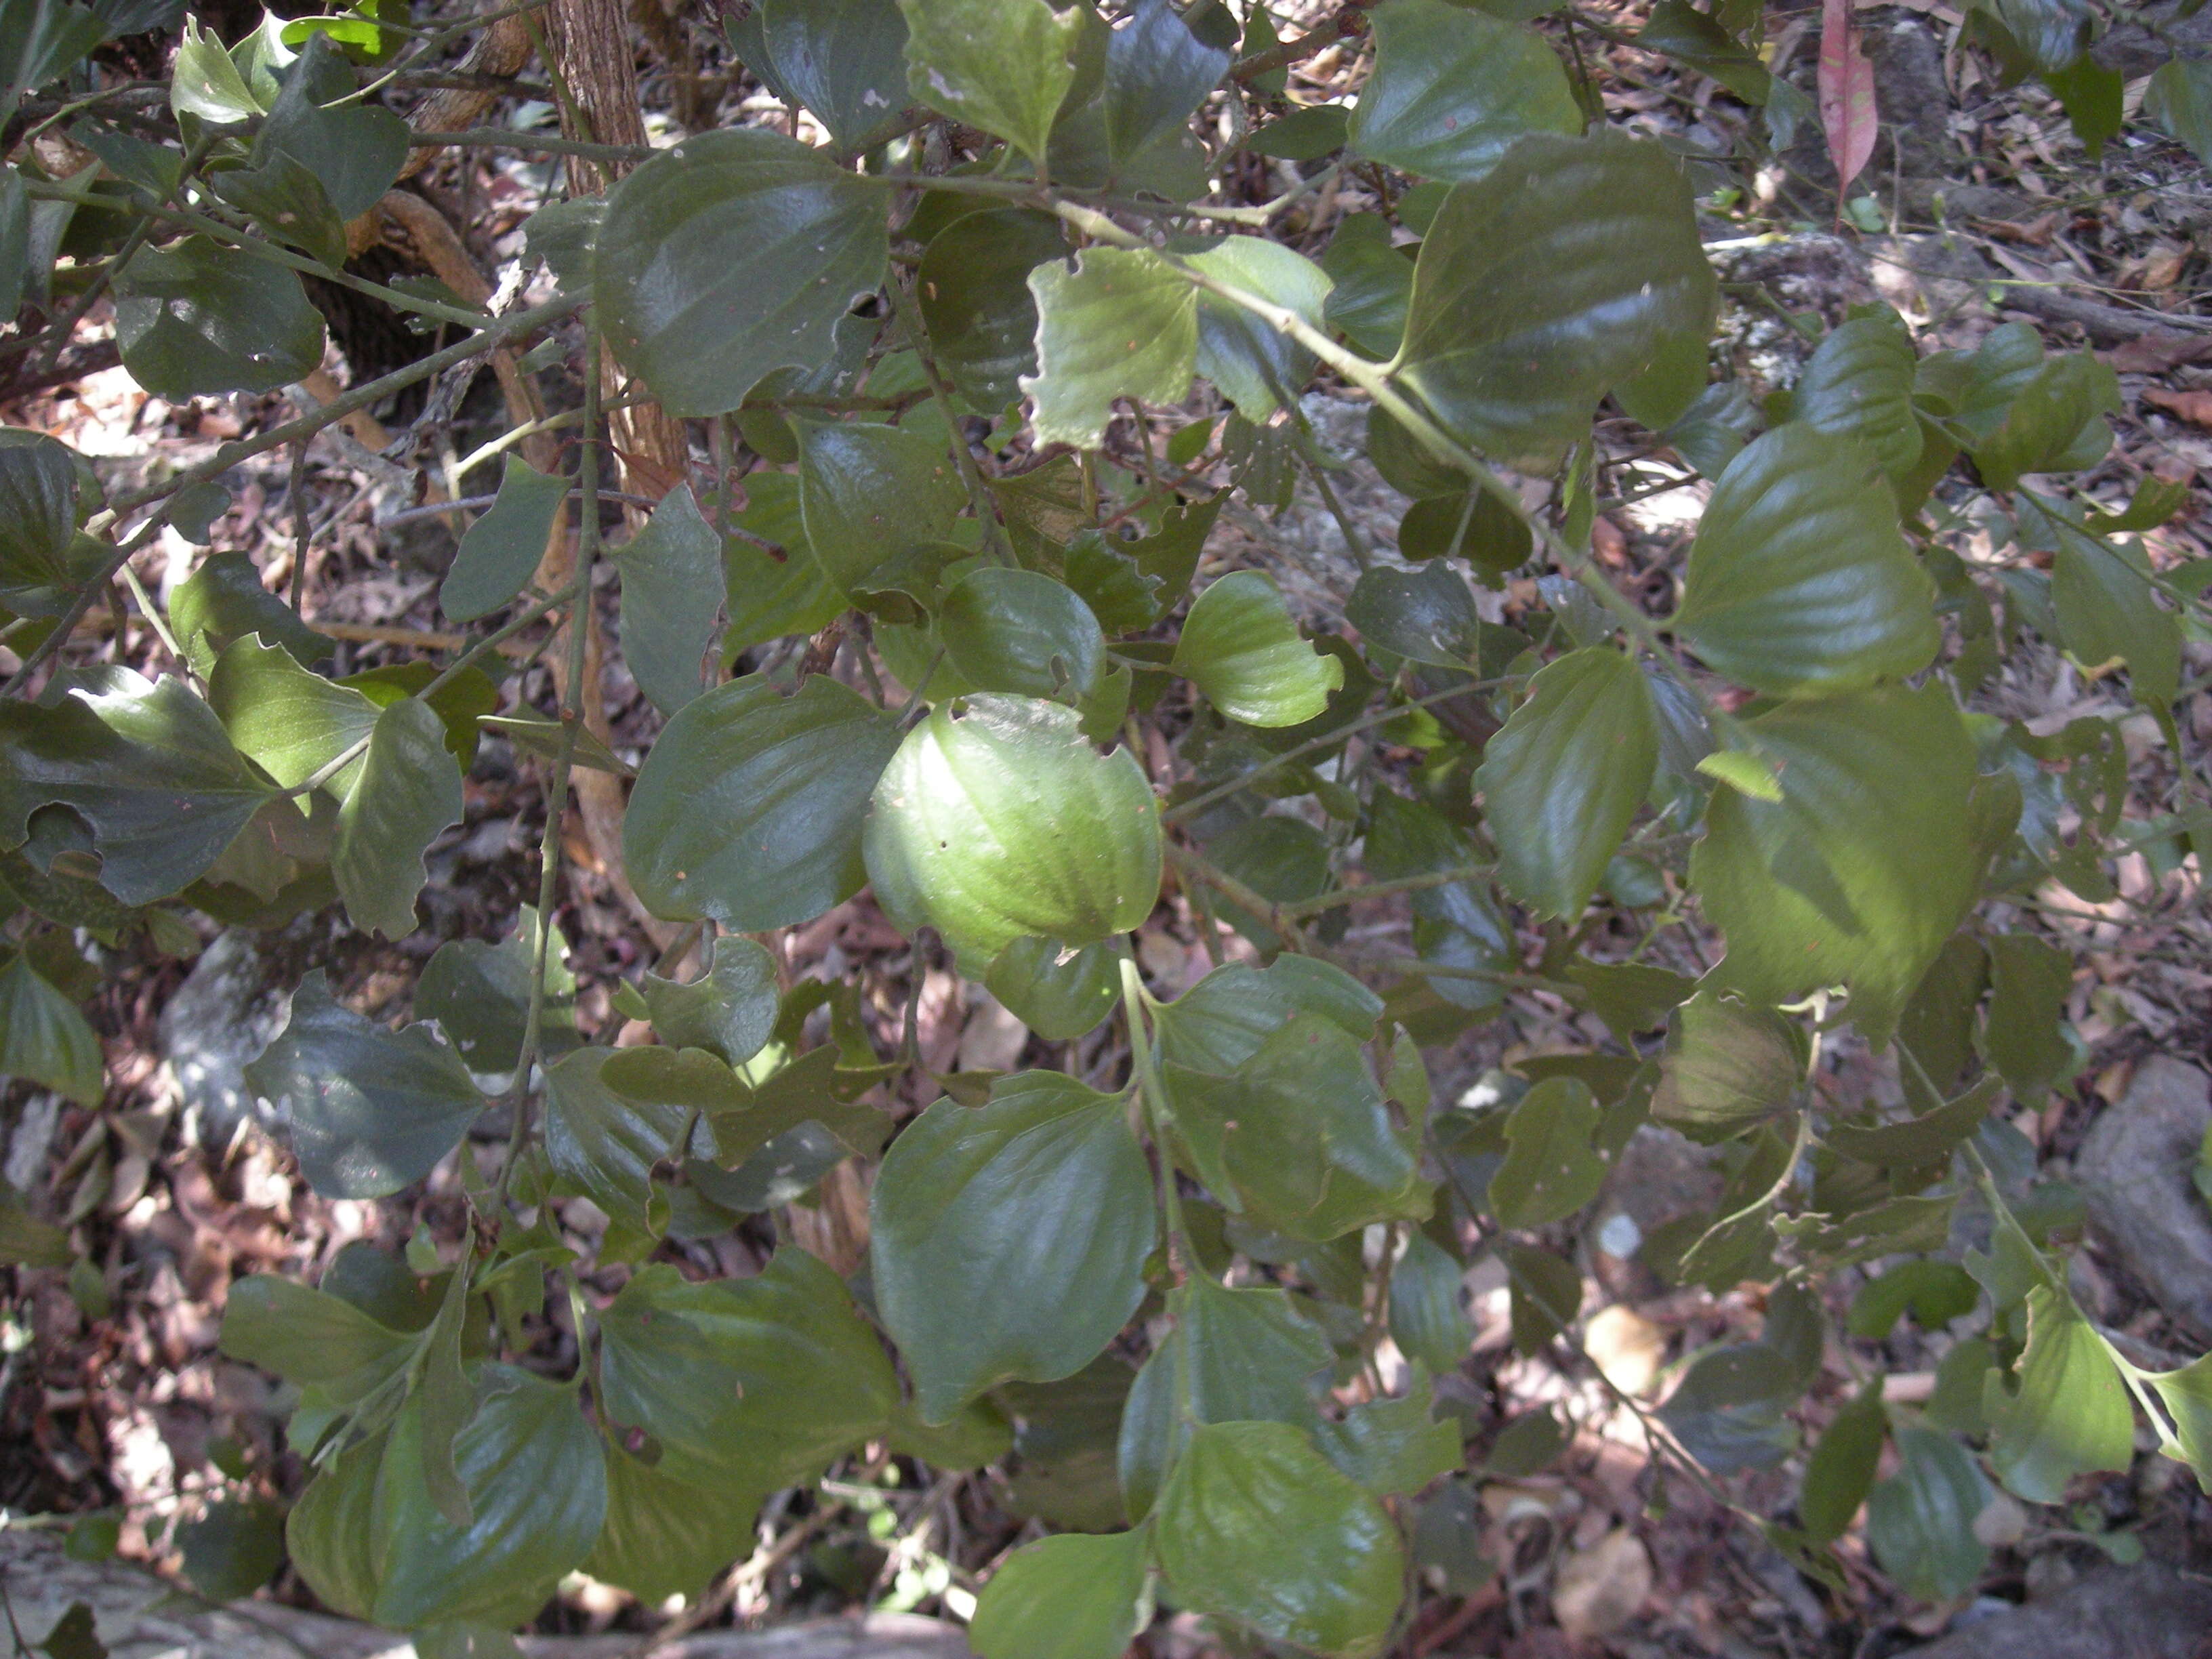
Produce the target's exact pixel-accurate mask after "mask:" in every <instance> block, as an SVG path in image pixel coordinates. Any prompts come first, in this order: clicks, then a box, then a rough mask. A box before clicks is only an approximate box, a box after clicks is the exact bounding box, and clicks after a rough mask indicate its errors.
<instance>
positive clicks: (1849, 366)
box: [1790, 307, 1921, 482]
mask: <svg viewBox="0 0 2212 1659" xmlns="http://www.w3.org/2000/svg"><path fill="white" fill-rule="evenodd" d="M1918 367H1919V365H1918V362H1917V358H1916V357H1915V356H1914V354H1913V350H1912V337H1911V334H1909V333H1907V332H1906V331H1905V323H1904V320H1903V319H1901V318H1899V316H1898V314H1897V313H1895V312H1894V311H1891V310H1888V309H1887V308H1886V307H1885V308H1884V309H1883V310H1881V312H1879V313H1876V314H1875V315H1873V316H1870V317H1856V318H1853V319H1851V320H1850V322H1847V323H1845V324H1844V325H1843V326H1842V327H1840V328H1838V329H1836V330H1834V331H1832V332H1831V333H1830V334H1829V336H1828V337H1827V338H1826V339H1825V340H1822V341H1821V342H1820V348H1819V349H1817V350H1816V351H1814V353H1813V356H1812V360H1811V361H1810V362H1808V363H1807V364H1806V365H1805V372H1804V374H1802V376H1800V377H1799V379H1798V381H1797V384H1796V387H1795V388H1793V389H1792V392H1791V394H1790V410H1791V411H1792V412H1793V413H1794V414H1795V416H1796V418H1797V419H1798V420H1800V421H1802V422H1805V424H1806V425H1808V426H1809V427H1811V428H1814V430H1815V431H1817V432H1826V433H1828V434H1831V435H1834V436H1837V437H1844V438H1855V439H1857V441H1859V442H1860V443H1862V444H1863V445H1865V446H1866V447H1867V449H1868V450H1869V451H1870V452H1871V453H1873V455H1874V458H1875V460H1876V461H1877V462H1878V463H1879V464H1880V465H1881V470H1882V471H1883V472H1884V473H1885V474H1886V475H1887V477H1889V478H1890V479H1891V480H1892V482H1895V481H1897V480H1899V479H1902V478H1904V477H1906V476H1908V475H1909V474H1910V473H1911V470H1912V467H1913V465H1914V463H1916V462H1917V461H1918V460H1919V459H1920V447H1921V436H1920V420H1919V416H1917V415H1916V414H1915V413H1914V412H1913V407H1912V386H1913V375H1914V373H1915V371H1916V370H1917V368H1918Z"/></svg>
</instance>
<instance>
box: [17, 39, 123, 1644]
mask: <svg viewBox="0 0 2212 1659" xmlns="http://www.w3.org/2000/svg"><path fill="white" fill-rule="evenodd" d="M76 9H77V8H76V7H75V6H69V7H67V8H66V10H67V11H74V10H76ZM17 1651H18V1652H21V1651H23V1649H22V1648H21V1644H18V1646H17ZM38 1651H39V1652H40V1653H43V1654H45V1655H46V1659H108V1656H107V1644H106V1643H104V1642H102V1641H101V1640H100V1625H99V1620H97V1619H95V1618H94V1614H93V1611H92V1603H91V1602H89V1601H72V1602H70V1605H69V1608H68V1610H67V1611H66V1612H64V1613H63V1614H62V1616H61V1617H60V1618H58V1619H57V1620H54V1622H53V1624H52V1627H51V1628H49V1629H48V1630H47V1632H46V1639H45V1640H44V1641H42V1642H40V1644H39V1646H38Z"/></svg>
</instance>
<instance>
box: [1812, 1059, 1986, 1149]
mask: <svg viewBox="0 0 2212 1659" xmlns="http://www.w3.org/2000/svg"><path fill="white" fill-rule="evenodd" d="M1996 1092H1997V1085H1996V1079H1994V1078H1984V1079H1982V1080H1981V1082H1979V1083H1978V1084H1976V1085H1974V1086H1973V1087H1972V1088H1971V1089H1969V1090H1967V1091H1966V1093H1964V1094H1962V1095H1960V1097H1958V1098H1957V1099H1956V1100H1954V1101H1949V1102H1948V1103H1945V1104H1943V1105H1941V1106H1938V1107H1936V1109H1934V1110H1932V1111H1929V1112H1925V1113H1923V1114H1922V1115H1920V1116H1918V1117H1915V1118H1907V1119H1906V1120H1905V1121H1904V1122H1902V1123H1886V1124H1883V1125H1882V1126H1881V1127H1878V1128H1869V1127H1865V1126H1863V1125H1861V1124H1856V1123H1838V1124H1833V1125H1831V1126H1830V1127H1829V1130H1828V1133H1827V1143H1828V1146H1829V1147H1830V1148H1831V1149H1832V1150H1833V1151H1835V1152H1840V1153H1842V1154H1843V1156H1844V1157H1845V1158H1853V1159H1856V1160H1857V1162H1859V1163H1861V1164H1869V1165H1872V1166H1874V1167H1875V1168H1877V1169H1888V1170H1899V1169H1904V1170H1911V1169H1926V1168H1929V1167H1930V1166H1931V1165H1942V1164H1946V1163H1948V1161H1949V1159H1950V1156H1951V1154H1952V1152H1954V1151H1956V1150H1957V1149H1958V1148H1959V1147H1960V1146H1962V1145H1963V1144H1965V1142H1966V1141H1967V1140H1968V1139H1971V1138H1972V1135H1973V1133H1974V1132H1975V1131H1976V1130H1977V1129H1978V1128H1980V1127H1982V1124H1983V1122H1984V1121H1985V1120H1986V1119H1987V1118H1988V1117H1989V1115H1990V1103H1991V1102H1992V1101H1993V1100H1995V1099H1996Z"/></svg>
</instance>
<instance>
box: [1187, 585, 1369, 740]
mask: <svg viewBox="0 0 2212 1659" xmlns="http://www.w3.org/2000/svg"><path fill="white" fill-rule="evenodd" d="M1170 667H1171V668H1172V669H1173V670H1174V671H1176V673H1178V674H1181V675H1182V676H1183V677H1184V678H1186V679H1188V680H1189V681H1190V682H1191V684H1194V685H1195V686H1197V687H1198V689H1199V690H1200V691H1202V692H1204V693H1205V694H1206V699H1207V700H1208V701H1209V702H1212V704H1213V705H1214V707H1215V708H1218V709H1220V710H1221V712H1222V713H1223V714H1226V715H1228V716H1229V718H1230V719H1231V720H1242V721H1243V723H1244V724H1245V725H1247V726H1297V725H1301V724H1303V723H1304V721H1307V720H1311V719H1313V718H1314V716H1315V715H1316V714H1320V713H1321V712H1322V709H1323V708H1327V707H1328V698H1329V694H1330V693H1331V692H1332V691H1334V690H1337V689H1338V688H1339V687H1340V686H1341V685H1342V684H1344V665H1343V664H1342V663H1340V662H1339V661H1338V660H1337V659H1335V658H1334V657H1333V656H1329V655H1328V654H1327V653H1323V652H1320V651H1316V650H1315V649H1314V647H1312V646H1311V645H1310V644H1309V643H1308V642H1307V641H1306V640H1305V639H1304V636H1303V635H1300V634H1299V632H1298V625H1297V623H1295V622H1293V621H1292V620H1291V613H1290V610H1289V607H1288V606H1286V605H1284V603H1283V596H1282V595H1281V593H1279V592H1277V591H1276V588H1275V585H1274V583H1273V582H1272V581H1270V580H1268V579H1267V577H1265V576H1263V575H1261V574H1260V573H1259V572H1258V571H1256V570H1238V571H1234V572H1232V573H1231V574H1229V575H1226V576H1224V577H1223V578H1221V580H1218V581H1217V582H1215V583H1214V584H1213V585H1212V586H1210V587H1208V588H1207V589H1206V592H1203V593H1201V594H1200V595H1199V596H1198V600H1197V603H1195V604H1194V605H1192V606H1191V608H1190V614H1189V615H1188V617H1185V618H1184V619H1183V624H1182V638H1181V639H1180V640H1179V641H1176V652H1175V658H1174V660H1173V661H1172V662H1171V663H1170Z"/></svg>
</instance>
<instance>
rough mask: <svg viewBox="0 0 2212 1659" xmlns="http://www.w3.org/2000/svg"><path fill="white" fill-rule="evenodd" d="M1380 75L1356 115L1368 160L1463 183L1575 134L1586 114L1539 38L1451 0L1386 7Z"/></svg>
mask: <svg viewBox="0 0 2212 1659" xmlns="http://www.w3.org/2000/svg"><path fill="white" fill-rule="evenodd" d="M1374 16H1375V68H1374V70H1373V71H1372V72H1371V73H1370V75H1369V76H1368V77H1367V83H1366V85H1365V86H1364V87H1362V88H1360V93H1359V103H1358V106H1357V107H1356V108H1355V109H1354V110H1353V111H1352V131H1351V138H1352V148H1353V149H1356V150H1358V152H1359V154H1361V155H1365V156H1370V157H1371V158H1372V159H1374V160H1376V161H1382V162H1385V163H1387V164H1388V165H1389V166H1391V167H1403V168H1404V169H1405V170H1406V171H1407V172H1408V173H1423V174H1425V175H1426V176H1427V177H1429V178H1431V179H1447V180H1449V181H1451V182H1454V183H1456V182H1458V181H1460V180H1462V179H1480V177H1482V175H1483V174H1485V173H1488V172H1489V171H1490V170H1491V168H1492V167H1494V166H1496V165H1497V163H1498V157H1499V156H1501V155H1504V153H1505V151H1506V149H1507V148H1508V147H1509V146H1510V145H1511V144H1512V143H1513V142H1514V141H1515V140H1516V139H1517V138H1520V137H1523V136H1525V135H1526V134H1528V133H1531V132H1554V133H1565V134H1574V133H1578V132H1580V131H1582V130H1583V112H1582V109H1581V106H1578V105H1577V103H1576V102H1575V95H1574V93H1573V91H1572V90H1571V88H1569V87H1568V85H1567V74H1566V70H1565V69H1563V68H1561V67H1560V64H1559V55H1558V54H1557V53H1555V52H1553V50H1552V48H1551V46H1550V45H1549V43H1547V41H1546V40H1544V38H1543V37H1542V36H1541V35H1540V34H1538V33H1536V32H1535V31H1534V30H1533V29H1530V28H1527V27H1522V25H1520V24H1518V23H1510V22H1505V21H1500V20H1499V19H1498V18H1496V17H1492V16H1491V15H1489V14H1487V13H1486V12H1483V11H1480V10H1477V9H1471V8H1468V7H1464V6H1449V5H1446V4H1444V3H1443V0H1384V3H1383V5H1381V6H1378V7H1376V9H1375V14H1374Z"/></svg>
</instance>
